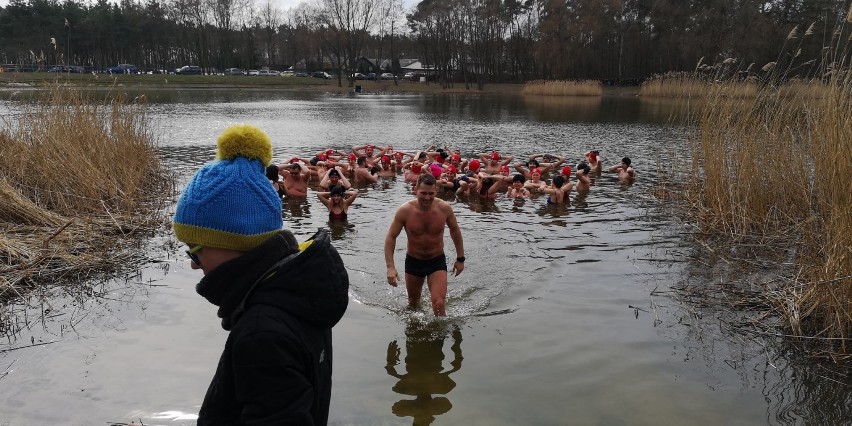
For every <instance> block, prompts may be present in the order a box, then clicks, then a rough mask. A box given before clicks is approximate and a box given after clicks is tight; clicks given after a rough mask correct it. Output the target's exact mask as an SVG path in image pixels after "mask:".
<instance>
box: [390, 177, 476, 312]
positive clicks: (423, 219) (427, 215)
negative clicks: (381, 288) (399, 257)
mask: <svg viewBox="0 0 852 426" xmlns="http://www.w3.org/2000/svg"><path fill="white" fill-rule="evenodd" d="M436 192H437V186H436V184H435V178H434V177H433V176H432V175H431V174H422V175H420V177H419V178H418V179H417V184H416V185H415V186H414V195H415V197H416V198H415V199H414V200H411V201H407V202H405V203H404V204H403V205H401V206H400V207H399V208H398V209H397V211H396V214H395V215H394V217H393V221H391V225H390V228H389V229H388V235H387V237H385V264H386V265H387V268H388V284H390V285H391V286H393V287H396V286H397V283H398V282H399V273H398V272H397V271H396V266H395V265H394V261H393V254H394V250H395V249H396V238H397V237H398V236H399V233H400V232H401V231H402V229H403V228H405V235H406V236H407V237H408V248H407V252H406V255H405V288H406V290H407V292H408V304H409V306H411V307H416V306H418V305H419V303H420V295H421V293H422V292H423V282H424V280H425V281H426V283H427V285H428V286H429V294H430V295H431V298H432V312H433V313H434V314H435V316H446V315H447V313H446V307H445V304H446V300H447V257H446V255H445V254H444V226H445V225H446V226H447V227H448V228H449V229H450V238H452V240H453V245H455V249H456V261H455V262H454V264H453V273H454V274H455V275H456V276H458V275H459V274H461V273H462V271H463V270H464V261H465V258H464V242H463V241H462V233H461V228H460V227H459V224H458V222H457V221H456V215H455V213H453V208H452V207H451V206H450V205H449V204H448V203H447V202H446V201H444V200H441V199H439V198H435V194H436Z"/></svg>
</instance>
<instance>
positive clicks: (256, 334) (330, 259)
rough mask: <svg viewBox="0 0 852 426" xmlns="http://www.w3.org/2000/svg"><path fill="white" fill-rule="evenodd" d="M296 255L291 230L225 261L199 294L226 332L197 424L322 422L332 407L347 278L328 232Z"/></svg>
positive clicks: (297, 423)
mask: <svg viewBox="0 0 852 426" xmlns="http://www.w3.org/2000/svg"><path fill="white" fill-rule="evenodd" d="M312 238H313V243H312V244H311V245H310V246H308V247H307V248H306V249H305V250H304V251H302V252H299V250H298V243H297V241H296V239H295V237H293V234H291V233H290V232H289V231H282V232H281V233H279V234H278V235H276V236H275V237H272V238H270V239H269V240H267V241H266V242H265V243H263V244H261V245H260V246H259V247H257V248H255V249H254V250H252V251H249V252H247V253H246V254H244V255H242V256H240V257H238V258H236V259H233V260H231V261H229V262H226V263H223V264H222V265H220V266H219V267H217V268H216V269H214V270H213V271H211V272H210V273H209V274H207V275H206V276H205V277H204V278H203V279H202V280H201V282H199V283H198V285H197V287H196V290H197V291H198V293H199V294H200V295H202V296H204V297H205V298H206V299H207V300H209V301H210V302H211V303H213V304H214V305H217V306H219V312H218V315H219V317H220V318H222V328H224V329H225V330H230V334H229V335H228V339H227V342H226V343H225V350H224V352H223V353H222V356H221V358H220V359H219V366H218V367H217V369H216V375H215V376H214V377H213V381H212V382H211V383H210V387H209V388H208V389H207V395H206V396H205V397H204V403H203V404H202V405H201V410H200V412H199V413H198V424H199V425H215V424H222V425H240V424H264V425H273V424H274V425H324V424H326V423H327V422H328V408H329V404H330V402H331V367H332V362H331V361H332V353H331V327H333V326H334V325H335V324H337V322H338V321H339V320H340V318H341V317H343V313H344V312H346V305H347V303H348V302H349V294H348V293H349V276H348V275H347V273H346V269H344V267H343V261H342V260H341V259H340V255H339V254H338V253H337V250H336V249H335V248H334V247H333V246H332V245H331V241H330V238H329V236H328V233H327V232H326V231H324V230H320V231H319V232H317V234H315V235H314V236H313V237H312Z"/></svg>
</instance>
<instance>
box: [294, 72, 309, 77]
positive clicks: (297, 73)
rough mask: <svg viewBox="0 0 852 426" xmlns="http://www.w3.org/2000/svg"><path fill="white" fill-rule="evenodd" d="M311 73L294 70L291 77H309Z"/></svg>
mask: <svg viewBox="0 0 852 426" xmlns="http://www.w3.org/2000/svg"><path fill="white" fill-rule="evenodd" d="M310 76H311V75H310V74H308V73H306V72H296V73H293V77H310Z"/></svg>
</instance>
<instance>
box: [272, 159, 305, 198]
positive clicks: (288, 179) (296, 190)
mask: <svg viewBox="0 0 852 426" xmlns="http://www.w3.org/2000/svg"><path fill="white" fill-rule="evenodd" d="M291 161H292V160H291ZM278 169H279V170H278V174H280V175H281V176H282V177H284V189H285V190H286V191H287V197H289V198H305V197H307V196H308V181H309V180H311V171H310V170H308V168H307V166H305V164H304V163H302V162H301V161H298V160H297V161H296V162H293V163H291V164H279V165H278Z"/></svg>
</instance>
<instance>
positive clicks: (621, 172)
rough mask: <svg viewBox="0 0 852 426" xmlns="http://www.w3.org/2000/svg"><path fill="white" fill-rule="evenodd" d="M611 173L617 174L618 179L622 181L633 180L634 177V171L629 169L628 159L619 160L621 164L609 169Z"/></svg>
mask: <svg viewBox="0 0 852 426" xmlns="http://www.w3.org/2000/svg"><path fill="white" fill-rule="evenodd" d="M609 171H610V172H612V173H618V178H619V179H621V180H622V181H629V180H633V178H635V177H636V170H634V169H633V167H630V158H629V157H624V158H622V159H621V164H619V165H617V166H612V167H610V168H609Z"/></svg>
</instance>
